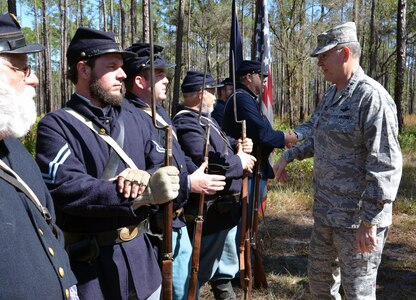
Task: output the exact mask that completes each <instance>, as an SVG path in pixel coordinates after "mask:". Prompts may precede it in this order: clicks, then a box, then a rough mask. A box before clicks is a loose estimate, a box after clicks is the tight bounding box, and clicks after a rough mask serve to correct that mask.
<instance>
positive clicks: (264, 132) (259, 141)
mask: <svg viewBox="0 0 416 300" xmlns="http://www.w3.org/2000/svg"><path fill="white" fill-rule="evenodd" d="M232 97H233V95H231V96H230V99H229V101H227V103H226V105H225V109H224V116H223V124H222V128H223V129H224V131H225V132H226V133H227V134H228V135H230V136H232V137H234V138H239V137H241V124H240V123H237V122H235V116H234V101H233V98H232ZM236 99H237V120H239V121H240V120H246V126H247V137H249V138H251V139H252V140H253V143H254V146H256V145H260V146H261V147H262V153H261V154H260V155H261V157H262V160H263V162H265V163H264V164H263V166H264V167H263V168H262V173H263V178H274V173H273V169H272V167H271V166H270V164H269V163H268V156H269V155H270V153H271V152H272V151H273V149H274V148H284V147H285V135H284V133H283V132H282V131H279V130H274V129H273V128H272V126H271V125H270V122H269V121H268V120H267V118H266V117H265V116H263V114H262V113H261V109H260V106H259V102H258V97H257V95H255V94H254V93H253V92H252V91H250V90H249V89H248V88H247V87H246V86H245V85H243V84H237V91H236ZM254 149H256V147H254ZM254 155H255V156H256V157H259V153H256V152H254Z"/></svg>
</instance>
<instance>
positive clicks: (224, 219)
mask: <svg viewBox="0 0 416 300" xmlns="http://www.w3.org/2000/svg"><path fill="white" fill-rule="evenodd" d="M204 117H205V118H201V122H203V124H207V123H209V124H210V126H211V130H210V132H211V133H210V139H209V142H210V146H209V155H208V173H210V174H218V175H224V176H225V178H226V186H225V188H224V190H223V191H221V192H218V193H217V194H216V195H215V196H214V197H212V196H206V197H205V198H206V200H209V199H215V198H219V197H223V196H225V195H232V194H238V193H240V192H241V184H242V179H241V178H242V176H243V167H242V164H241V160H240V158H239V157H238V156H237V155H236V154H235V151H236V145H237V141H236V140H235V139H233V138H230V137H227V136H226V135H225V134H224V133H223V132H221V129H220V126H219V125H218V123H217V122H216V121H215V120H213V119H211V118H207V115H206V114H204ZM173 123H174V125H175V127H176V132H177V135H178V139H179V142H180V144H181V146H182V149H183V150H184V152H185V154H186V155H187V156H189V157H190V158H192V160H193V162H194V163H195V164H196V165H200V164H202V162H203V161H204V147H205V139H206V131H205V128H204V127H203V126H201V125H200V123H199V119H198V112H197V111H195V110H192V109H189V108H187V107H184V106H179V109H178V113H177V114H176V115H175V117H174V118H173ZM198 200H199V194H194V193H192V194H191V197H190V201H189V205H188V206H189V207H190V208H191V206H194V207H195V206H196V205H197V203H198ZM230 214H233V216H231V215H230ZM239 214H240V203H239V202H237V203H235V205H233V207H232V209H231V211H230V212H229V214H224V215H218V214H215V217H214V215H212V216H211V218H210V215H208V216H207V220H205V221H204V227H205V229H204V233H207V234H208V232H211V231H218V230H222V229H225V228H230V227H233V226H235V225H236V224H237V222H238V219H239ZM207 230H208V232H207Z"/></svg>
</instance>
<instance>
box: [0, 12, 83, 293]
mask: <svg viewBox="0 0 416 300" xmlns="http://www.w3.org/2000/svg"><path fill="white" fill-rule="evenodd" d="M44 49H45V48H44V47H43V46H42V45H38V44H26V40H25V38H24V36H23V32H22V30H21V28H20V25H19V23H18V21H17V20H16V17H15V16H14V15H11V14H4V15H0V69H1V71H0V82H1V83H0V216H1V217H0V225H1V231H0V245H1V250H0V298H1V299H73V300H76V299H79V298H78V296H77V288H76V285H75V284H76V279H75V276H74V274H73V273H72V271H71V268H70V263H69V259H68V255H67V253H66V252H65V249H64V239H63V235H62V232H61V231H60V229H59V228H58V227H57V226H56V225H55V221H56V220H55V210H54V206H53V201H52V197H51V196H50V194H49V191H48V189H47V187H46V185H45V183H44V182H43V180H42V175H41V173H40V171H39V168H38V166H37V165H36V163H35V161H34V160H33V158H32V157H31V156H30V154H29V153H28V151H27V150H26V149H25V147H24V146H23V145H22V144H21V142H20V141H19V140H18V139H17V138H20V137H22V136H24V135H25V134H26V133H27V132H28V131H29V129H30V127H31V126H32V125H33V124H34V122H35V121H36V107H35V102H34V100H33V97H34V96H35V89H34V87H35V86H36V85H37V84H38V83H39V81H38V78H37V77H36V75H35V74H34V73H33V72H32V71H31V69H30V66H29V65H28V56H27V54H28V53H35V52H40V51H42V50H44Z"/></svg>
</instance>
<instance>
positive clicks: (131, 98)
mask: <svg viewBox="0 0 416 300" xmlns="http://www.w3.org/2000/svg"><path fill="white" fill-rule="evenodd" d="M125 98H126V99H127V100H129V101H130V102H131V103H133V104H134V106H137V107H139V108H147V107H150V106H149V105H148V104H147V103H146V102H144V101H143V100H142V99H140V98H139V97H137V96H136V95H135V94H133V93H131V92H129V91H127V92H126V95H125Z"/></svg>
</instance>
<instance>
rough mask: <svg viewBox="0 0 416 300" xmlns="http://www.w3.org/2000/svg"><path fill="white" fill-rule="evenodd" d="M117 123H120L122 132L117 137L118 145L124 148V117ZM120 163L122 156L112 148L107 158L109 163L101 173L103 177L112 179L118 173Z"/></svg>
mask: <svg viewBox="0 0 416 300" xmlns="http://www.w3.org/2000/svg"><path fill="white" fill-rule="evenodd" d="M117 123H118V124H119V125H120V134H119V135H118V137H117V139H116V140H115V141H116V143H117V145H119V146H120V147H121V148H123V145H124V121H123V119H122V118H119V120H117ZM119 164H120V156H118V154H117V152H115V150H114V149H113V148H111V151H110V156H109V158H108V160H107V164H106V165H105V168H104V171H103V173H102V174H101V176H100V178H101V179H110V178H113V177H114V176H115V175H116V174H117V168H118V166H119Z"/></svg>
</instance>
